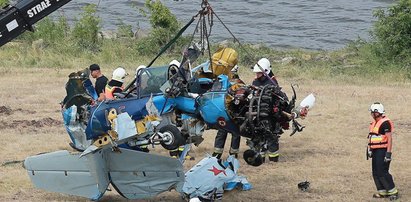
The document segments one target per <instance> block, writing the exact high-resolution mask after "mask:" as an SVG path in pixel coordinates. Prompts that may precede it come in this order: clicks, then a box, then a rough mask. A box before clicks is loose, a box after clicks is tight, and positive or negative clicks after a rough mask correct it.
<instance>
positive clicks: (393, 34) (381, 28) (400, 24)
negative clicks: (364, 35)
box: [371, 0, 411, 62]
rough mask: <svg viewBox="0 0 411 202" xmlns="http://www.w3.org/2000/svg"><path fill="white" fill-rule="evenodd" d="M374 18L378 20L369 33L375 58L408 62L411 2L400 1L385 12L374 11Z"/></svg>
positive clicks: (410, 42)
mask: <svg viewBox="0 0 411 202" xmlns="http://www.w3.org/2000/svg"><path fill="white" fill-rule="evenodd" d="M374 16H375V17H376V18H378V20H377V22H376V23H375V24H374V28H373V30H372V32H371V34H372V37H373V39H374V43H372V50H373V52H374V53H375V54H376V56H377V57H380V58H381V59H382V60H381V61H383V60H388V61H396V62H400V61H404V60H408V61H410V56H411V1H410V0H400V1H398V2H397V3H396V4H394V5H393V6H391V7H390V8H388V9H387V10H383V9H378V10H376V11H375V12H374Z"/></svg>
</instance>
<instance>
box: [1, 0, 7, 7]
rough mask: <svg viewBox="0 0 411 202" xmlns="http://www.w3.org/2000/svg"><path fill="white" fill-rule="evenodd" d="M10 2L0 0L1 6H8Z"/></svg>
mask: <svg viewBox="0 0 411 202" xmlns="http://www.w3.org/2000/svg"><path fill="white" fill-rule="evenodd" d="M8 4H9V1H8V0H0V7H1V8H3V7H4V6H7V5H8Z"/></svg>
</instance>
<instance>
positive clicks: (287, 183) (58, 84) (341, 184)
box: [0, 68, 411, 201]
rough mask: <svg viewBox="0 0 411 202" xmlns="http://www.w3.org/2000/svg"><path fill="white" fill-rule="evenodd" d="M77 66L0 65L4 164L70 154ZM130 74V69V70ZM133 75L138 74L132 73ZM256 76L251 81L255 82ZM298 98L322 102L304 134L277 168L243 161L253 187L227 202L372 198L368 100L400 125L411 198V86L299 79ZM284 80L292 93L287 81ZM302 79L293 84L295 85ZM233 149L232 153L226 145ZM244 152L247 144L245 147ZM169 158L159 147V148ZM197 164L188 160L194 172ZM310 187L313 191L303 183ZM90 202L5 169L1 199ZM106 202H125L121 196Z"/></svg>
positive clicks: (399, 164)
mask: <svg viewBox="0 0 411 202" xmlns="http://www.w3.org/2000/svg"><path fill="white" fill-rule="evenodd" d="M76 70H78V69H74V70H73V69H72V70H70V69H27V68H25V69H21V68H0V77H1V78H2V79H1V82H0V88H1V89H2V90H1V91H0V98H1V102H0V138H1V139H2V140H3V141H2V142H3V144H2V148H1V149H0V154H1V155H0V163H1V164H3V163H5V162H10V161H14V160H23V159H24V158H25V157H27V156H31V155H35V154H38V153H41V152H50V151H55V150H61V149H67V150H70V148H69V146H68V144H67V143H68V142H69V138H68V135H67V134H66V132H65V130H64V128H63V126H62V122H61V115H60V110H59V109H60V106H59V104H58V103H59V102H60V101H61V100H62V99H63V98H64V95H65V89H64V85H65V82H66V81H67V75H68V73H70V72H71V71H76ZM130 71H131V70H130ZM131 72H132V71H131ZM250 79H251V77H250V76H249V77H247V79H246V80H248V81H250ZM297 81H298V82H297V83H298V84H299V86H300V87H299V88H298V89H297V93H298V95H299V98H300V100H301V98H302V97H303V95H307V94H309V93H310V92H315V93H316V96H317V102H316V106H315V108H314V109H313V110H312V111H311V112H310V114H309V117H308V118H307V119H306V120H303V121H301V123H303V124H305V125H306V126H307V128H306V129H305V131H304V132H303V133H300V134H297V135H295V136H293V137H289V136H288V135H287V134H288V133H289V132H288V131H287V133H286V134H284V135H283V137H282V138H281V140H280V146H281V149H280V151H281V157H280V158H281V159H280V162H279V163H275V164H273V163H267V164H263V165H262V166H260V167H252V166H248V165H246V164H245V162H244V161H243V160H242V159H241V160H240V163H241V167H240V172H241V174H243V175H245V176H247V178H248V180H249V181H250V182H251V183H252V184H253V186H254V188H253V189H252V190H251V191H237V190H235V191H231V192H227V193H226V194H225V195H224V201H372V199H371V197H370V196H371V195H372V193H373V192H374V189H375V188H374V185H373V180H372V177H371V166H370V163H371V162H370V161H366V160H365V144H366V135H367V127H368V123H369V122H370V121H371V117H370V116H369V113H368V111H367V109H368V106H369V104H370V103H372V102H374V101H377V100H378V101H381V102H382V103H383V104H384V105H385V106H386V111H387V115H388V116H389V117H390V118H391V119H392V120H393V121H394V124H395V125H396V132H395V136H394V138H395V139H394V151H393V158H394V160H393V163H392V166H391V172H392V174H393V176H394V178H395V182H396V184H397V187H398V188H399V190H400V192H401V196H402V199H401V200H402V201H410V200H411V192H410V190H411V184H410V183H409V182H410V181H411V177H410V176H411V175H410V174H409V171H410V170H409V168H410V167H411V159H410V158H411V157H410V155H408V154H409V153H410V148H411V147H410V146H409V145H410V144H411V141H410V138H407V136H409V134H408V133H409V131H410V130H411V123H410V121H409V116H408V115H409V109H408V107H407V106H408V105H407V104H408V101H409V100H411V88H410V86H411V84H410V83H395V82H390V83H389V84H386V83H384V84H383V85H378V83H377V81H375V82H374V81H368V82H363V83H364V84H360V85H358V82H353V83H357V85H351V84H350V83H344V84H341V83H337V82H333V81H332V80H331V81H314V80H307V79H299V80H297ZM290 82H291V81H288V80H285V79H281V78H280V83H281V84H283V86H284V90H285V91H286V92H287V93H288V94H289V95H290V94H291V89H290V88H289V87H288V86H289V85H288V83H290ZM293 82H294V83H295V82H296V81H295V80H294V81H293ZM214 135H215V131H208V132H207V133H206V135H205V138H206V140H205V141H204V142H203V143H202V144H201V145H200V147H199V148H196V147H195V148H193V151H192V154H193V155H195V156H196V161H195V162H197V161H198V160H200V159H201V157H202V156H203V155H204V154H205V153H206V152H209V153H211V152H212V148H213V138H214ZM227 149H228V148H227ZM245 149H246V146H245V141H242V146H241V150H242V151H244V150H245ZM156 151H159V152H160V153H163V154H166V152H165V151H162V150H161V149H160V148H159V147H158V148H157V149H156ZM195 162H186V165H185V166H186V168H190V167H191V166H192V165H194V164H195ZM304 180H308V181H310V182H311V189H310V191H309V192H305V193H303V192H300V191H299V190H298V189H297V184H298V183H299V182H301V181H304ZM11 200H13V201H87V200H86V199H84V198H79V197H71V196H67V195H61V194H56V193H48V192H44V191H42V190H38V189H35V188H34V187H33V186H32V185H31V183H30V181H29V177H28V175H27V174H26V172H25V170H24V169H23V168H22V167H21V164H20V163H16V164H9V165H0V201H11ZM158 200H160V201H181V199H180V197H179V194H178V193H176V192H170V193H165V194H162V195H160V196H158V197H157V198H156V199H153V200H151V201H158ZM102 201H125V200H124V199H123V198H121V196H119V195H118V194H116V193H115V191H112V192H107V193H106V195H105V196H104V197H103V198H102ZM379 201H381V200H379Z"/></svg>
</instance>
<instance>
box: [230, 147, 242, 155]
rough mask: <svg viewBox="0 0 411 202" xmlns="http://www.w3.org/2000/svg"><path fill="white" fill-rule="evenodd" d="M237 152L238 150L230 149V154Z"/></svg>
mask: <svg viewBox="0 0 411 202" xmlns="http://www.w3.org/2000/svg"><path fill="white" fill-rule="evenodd" d="M239 152H240V150H239V149H233V148H230V153H231V154H238V153H239Z"/></svg>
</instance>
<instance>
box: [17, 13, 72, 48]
mask: <svg viewBox="0 0 411 202" xmlns="http://www.w3.org/2000/svg"><path fill="white" fill-rule="evenodd" d="M34 30H35V31H34V32H25V33H24V34H23V35H21V36H20V37H19V39H23V40H26V41H28V42H30V43H31V42H33V41H35V40H38V39H42V40H43V41H44V43H45V44H46V45H53V44H58V43H61V42H63V41H64V39H65V38H66V37H67V36H68V35H69V34H70V26H69V25H68V23H67V18H66V17H64V16H61V17H59V18H58V20H57V21H54V20H53V19H51V18H50V17H46V18H44V19H43V20H41V21H40V22H38V23H37V24H36V25H35V29H34Z"/></svg>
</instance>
